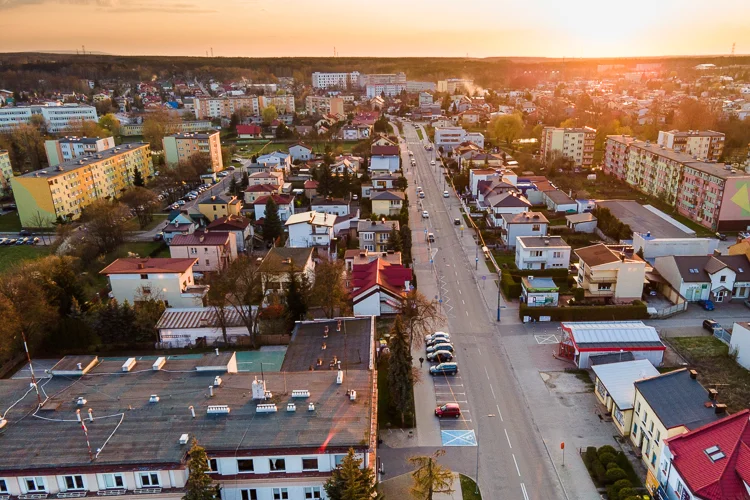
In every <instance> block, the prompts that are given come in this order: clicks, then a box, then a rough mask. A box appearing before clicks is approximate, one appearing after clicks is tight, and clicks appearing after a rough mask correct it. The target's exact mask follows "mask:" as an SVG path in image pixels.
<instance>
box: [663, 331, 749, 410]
mask: <svg viewBox="0 0 750 500" xmlns="http://www.w3.org/2000/svg"><path fill="white" fill-rule="evenodd" d="M669 342H670V343H671V344H672V346H674V348H675V350H676V351H677V352H678V353H680V354H681V355H682V357H684V358H685V360H686V361H687V362H688V363H689V365H690V366H689V367H690V368H692V369H695V370H697V371H698V379H699V380H700V382H701V384H703V386H704V387H706V388H712V387H713V388H716V389H717V390H718V391H719V402H721V403H725V404H726V405H727V406H728V408H729V411H730V412H735V411H739V410H741V409H743V408H747V407H748V406H750V371H747V370H746V369H744V368H743V367H741V366H740V365H738V364H737V362H736V361H735V360H734V358H732V357H731V356H730V355H729V347H728V346H727V345H726V344H724V343H723V342H721V341H720V340H718V339H717V338H715V337H707V336H703V337H673V338H670V339H669Z"/></svg>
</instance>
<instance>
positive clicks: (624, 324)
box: [558, 321, 666, 368]
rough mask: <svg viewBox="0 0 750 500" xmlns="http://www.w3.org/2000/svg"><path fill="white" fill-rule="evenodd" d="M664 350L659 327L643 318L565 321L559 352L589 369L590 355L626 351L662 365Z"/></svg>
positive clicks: (579, 366) (636, 356)
mask: <svg viewBox="0 0 750 500" xmlns="http://www.w3.org/2000/svg"><path fill="white" fill-rule="evenodd" d="M665 350H666V347H665V346H664V344H663V343H662V341H661V340H660V339H659V334H658V333H657V332H656V329H655V328H654V327H653V326H647V325H645V324H644V323H643V322H642V321H581V322H569V323H563V324H562V338H561V339H560V345H559V350H558V355H559V356H560V357H563V358H568V359H570V360H572V361H573V362H574V363H575V364H576V366H577V367H578V368H589V367H590V365H591V362H590V359H589V357H590V356H592V355H595V354H607V353H612V352H620V351H623V352H632V353H633V357H634V358H635V359H648V360H649V361H650V362H651V364H652V365H654V366H659V365H661V363H662V360H663V358H664V351H665Z"/></svg>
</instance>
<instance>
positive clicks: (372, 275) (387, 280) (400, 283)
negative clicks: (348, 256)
mask: <svg viewBox="0 0 750 500" xmlns="http://www.w3.org/2000/svg"><path fill="white" fill-rule="evenodd" d="M407 281H409V282H411V281H412V272H411V269H409V268H407V267H404V266H402V265H401V264H391V263H389V262H387V261H385V260H383V259H381V258H377V259H375V260H373V261H372V262H368V263H367V264H355V265H353V266H352V279H351V287H352V290H353V291H352V298H353V299H354V301H355V302H357V298H358V297H359V296H361V295H362V294H364V293H366V292H367V291H368V290H370V289H371V288H372V287H373V286H375V285H379V286H380V288H381V289H385V290H388V291H389V292H391V293H392V294H394V295H398V296H401V295H402V294H404V293H406V290H405V288H404V286H405V283H406V282H407Z"/></svg>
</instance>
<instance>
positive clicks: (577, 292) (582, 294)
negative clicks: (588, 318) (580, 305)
mask: <svg viewBox="0 0 750 500" xmlns="http://www.w3.org/2000/svg"><path fill="white" fill-rule="evenodd" d="M573 298H574V299H575V300H576V302H580V301H582V300H583V299H584V298H586V290H584V289H583V288H575V289H573Z"/></svg>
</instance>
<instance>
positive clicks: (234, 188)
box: [229, 176, 240, 196]
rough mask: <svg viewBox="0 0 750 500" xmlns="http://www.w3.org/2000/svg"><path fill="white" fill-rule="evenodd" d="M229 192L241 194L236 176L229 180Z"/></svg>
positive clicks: (234, 194) (236, 194) (233, 194)
mask: <svg viewBox="0 0 750 500" xmlns="http://www.w3.org/2000/svg"><path fill="white" fill-rule="evenodd" d="M229 194H231V195H232V196H239V195H240V185H239V183H238V182H237V178H236V177H235V176H232V179H231V180H230V181H229Z"/></svg>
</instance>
